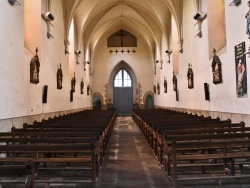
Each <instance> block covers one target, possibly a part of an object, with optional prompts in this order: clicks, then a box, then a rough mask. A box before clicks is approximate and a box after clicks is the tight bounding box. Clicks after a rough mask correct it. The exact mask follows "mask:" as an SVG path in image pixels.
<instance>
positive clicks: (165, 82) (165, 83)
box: [164, 77, 168, 93]
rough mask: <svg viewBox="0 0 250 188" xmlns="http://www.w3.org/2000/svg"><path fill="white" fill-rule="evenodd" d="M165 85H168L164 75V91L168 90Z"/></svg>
mask: <svg viewBox="0 0 250 188" xmlns="http://www.w3.org/2000/svg"><path fill="white" fill-rule="evenodd" d="M167 86H168V83H167V79H166V78H165V77H164V93H167V92H168V88H167Z"/></svg>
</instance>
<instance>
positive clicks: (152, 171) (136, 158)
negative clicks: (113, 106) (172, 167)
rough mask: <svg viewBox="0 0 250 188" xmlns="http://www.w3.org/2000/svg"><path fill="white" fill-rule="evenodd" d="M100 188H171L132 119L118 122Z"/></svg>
mask: <svg viewBox="0 0 250 188" xmlns="http://www.w3.org/2000/svg"><path fill="white" fill-rule="evenodd" d="M97 187H98V188H99V187H100V188H133V187H134V188H150V187H152V188H161V187H171V183H170V182H169V181H168V180H167V178H166V177H164V173H163V171H162V170H161V168H160V167H159V166H158V165H157V162H156V160H155V158H154V156H153V153H152V151H151V149H150V148H149V146H148V145H147V142H146V140H145V138H144V136H143V135H142V133H141V132H140V130H139V129H138V128H137V126H136V125H135V123H134V122H133V120H132V118H131V117H129V116H121V117H118V118H117V121H116V124H115V127H114V130H113V133H112V136H111V138H110V143H109V149H108V152H107V153H106V156H105V162H104V166H103V169H102V172H101V177H100V179H99V181H98V185H97Z"/></svg>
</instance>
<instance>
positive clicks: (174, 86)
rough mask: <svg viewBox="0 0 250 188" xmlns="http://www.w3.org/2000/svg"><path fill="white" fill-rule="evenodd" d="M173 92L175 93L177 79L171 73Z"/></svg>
mask: <svg viewBox="0 0 250 188" xmlns="http://www.w3.org/2000/svg"><path fill="white" fill-rule="evenodd" d="M172 81H173V90H174V91H177V77H176V76H175V75H174V71H173V79H172Z"/></svg>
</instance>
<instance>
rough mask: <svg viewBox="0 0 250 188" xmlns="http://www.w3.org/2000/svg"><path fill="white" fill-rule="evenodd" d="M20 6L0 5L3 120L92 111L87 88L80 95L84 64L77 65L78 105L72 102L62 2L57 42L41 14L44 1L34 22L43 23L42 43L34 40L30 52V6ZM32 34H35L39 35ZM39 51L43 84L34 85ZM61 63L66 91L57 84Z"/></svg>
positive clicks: (57, 17) (56, 26) (54, 29)
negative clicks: (26, 22)
mask: <svg viewBox="0 0 250 188" xmlns="http://www.w3.org/2000/svg"><path fill="white" fill-rule="evenodd" d="M19 2H20V3H21V5H16V6H12V5H10V4H9V3H8V1H0V7H1V9H2V10H4V11H0V24H1V30H0V53H1V55H0V62H1V64H0V80H1V81H0V90H1V91H2V94H1V97H0V106H1V108H0V120H1V119H2V120H3V119H8V118H14V117H29V116H35V115H38V116H42V114H52V113H56V112H58V113H59V112H62V111H74V109H84V108H87V107H90V106H91V103H92V102H91V96H87V92H86V85H85V88H84V94H83V95H81V94H80V82H81V79H82V77H83V78H86V75H85V73H84V71H83V65H82V64H80V65H75V72H76V92H75V93H74V101H73V102H70V89H71V87H70V86H71V85H70V84H71V78H72V76H71V75H70V74H69V58H68V55H65V53H64V21H63V17H64V16H63V11H62V10H63V8H62V3H61V1H56V2H55V7H56V8H55V9H54V11H53V15H54V16H55V20H54V21H53V25H54V27H52V29H51V33H52V35H53V36H54V38H53V39H48V38H47V25H46V23H45V21H44V20H43V19H42V17H41V14H40V12H41V13H45V11H46V5H45V1H41V2H42V4H41V11H40V12H37V14H38V15H34V19H37V18H38V19H39V20H38V24H40V36H39V39H40V40H36V39H33V40H31V42H30V44H28V45H27V46H28V47H29V49H26V48H25V47H24V3H26V2H24V1H23V0H19ZM39 2H40V0H39ZM30 16H32V15H30ZM29 32H30V33H31V34H32V32H35V31H29ZM36 35H37V33H36ZM36 35H34V36H36ZM36 38H37V37H36ZM27 42H28V43H29V41H27ZM31 46H32V47H31ZM35 47H38V48H39V52H38V56H39V59H40V82H39V83H38V84H36V85H35V84H30V60H31V58H32V57H33V56H34V55H35ZM32 48H34V49H33V50H32ZM81 51H83V50H81ZM82 61H83V60H81V62H82ZM60 63H61V64H62V70H63V88H62V90H58V89H57V82H56V73H57V69H58V65H59V64H60ZM44 85H48V96H47V103H46V104H42V94H43V87H44Z"/></svg>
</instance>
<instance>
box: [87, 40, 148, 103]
mask: <svg viewBox="0 0 250 188" xmlns="http://www.w3.org/2000/svg"><path fill="white" fill-rule="evenodd" d="M137 45H138V46H137V47H135V48H133V47H124V48H122V47H119V48H107V43H106V42H104V43H103V44H101V45H100V47H99V48H98V49H99V50H98V52H96V56H95V57H94V59H93V62H92V63H93V69H94V75H93V93H94V92H99V93H100V94H101V95H102V96H103V97H104V99H105V84H106V83H109V79H110V75H111V73H112V71H113V69H114V67H115V66H116V65H117V64H118V63H119V62H120V61H122V60H123V61H125V62H126V63H127V64H128V65H129V66H130V67H131V68H132V70H133V71H134V73H135V75H136V79H137V83H140V84H141V86H142V87H141V90H142V97H141V99H143V95H144V94H145V93H146V92H148V91H151V92H153V80H152V78H153V63H152V62H151V59H150V56H149V52H148V50H147V48H145V46H144V45H143V43H142V42H141V41H139V40H138V41H137ZM116 49H117V50H118V51H121V50H122V49H123V50H124V51H127V50H128V49H129V50H130V51H132V50H133V49H135V50H136V52H135V53H133V52H130V53H127V52H124V53H121V52H118V53H115V52H113V53H110V52H109V51H110V50H113V51H115V50H116ZM109 87H112V85H110V86H109ZM134 87H137V86H134ZM134 102H135V100H134Z"/></svg>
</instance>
